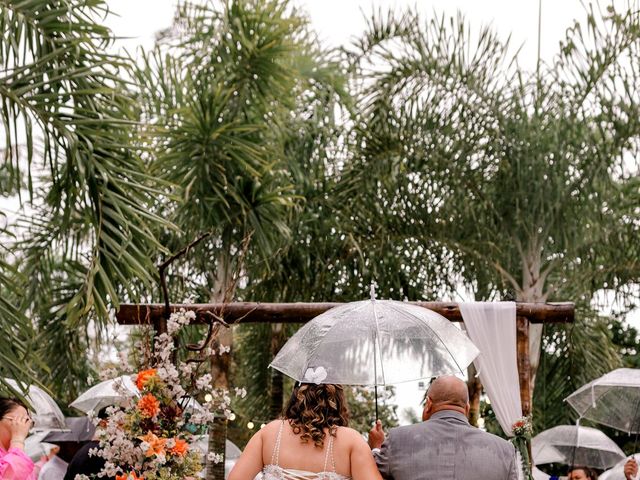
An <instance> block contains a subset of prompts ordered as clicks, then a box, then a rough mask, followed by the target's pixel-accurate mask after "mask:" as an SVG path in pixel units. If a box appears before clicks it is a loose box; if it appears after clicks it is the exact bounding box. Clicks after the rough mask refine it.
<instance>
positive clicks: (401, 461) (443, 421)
mask: <svg viewBox="0 0 640 480" xmlns="http://www.w3.org/2000/svg"><path fill="white" fill-rule="evenodd" d="M374 456H375V458H376V463H377V464H378V469H379V470H380V474H381V475H382V477H383V478H385V479H390V480H516V479H517V478H518V475H517V468H518V467H517V461H516V453H515V448H514V447H513V445H512V444H511V443H509V442H507V441H506V440H503V439H502V438H500V437H497V436H495V435H491V434H490V433H486V432H483V431H482V430H479V429H477V428H475V427H472V426H471V425H470V424H469V422H468V420H467V417H465V416H464V415H463V414H461V413H458V412H454V411H452V410H441V411H439V412H436V413H435V414H433V416H432V417H431V418H430V419H429V420H427V421H426V422H422V423H418V424H416V425H409V426H406V427H398V428H393V429H391V430H390V431H389V434H388V436H387V438H386V439H385V441H384V443H383V444H382V448H381V449H380V451H379V452H376V453H374Z"/></svg>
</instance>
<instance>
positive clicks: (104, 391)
mask: <svg viewBox="0 0 640 480" xmlns="http://www.w3.org/2000/svg"><path fill="white" fill-rule="evenodd" d="M139 394H140V390H138V387H137V386H136V384H135V382H134V381H133V379H132V378H131V376H130V375H121V376H119V377H116V378H112V379H109V380H105V381H104V382H100V383H98V384H97V385H94V386H93V387H91V388H90V389H89V390H87V391H86V392H84V393H83V394H82V395H80V396H79V397H78V398H76V399H75V400H74V401H73V402H71V404H69V406H70V407H73V408H76V409H78V410H80V411H81V412H84V413H89V412H98V411H100V410H101V409H103V408H105V407H109V406H111V405H120V404H122V403H123V402H125V401H126V400H127V399H129V398H132V397H136V396H138V395H139ZM186 408H187V409H193V410H201V409H202V405H200V404H199V403H198V402H197V401H196V400H195V399H193V398H190V399H189V401H188V402H187V406H186Z"/></svg>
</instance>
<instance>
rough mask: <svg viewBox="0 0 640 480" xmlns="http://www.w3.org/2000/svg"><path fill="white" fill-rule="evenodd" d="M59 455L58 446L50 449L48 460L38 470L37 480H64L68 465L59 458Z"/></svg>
mask: <svg viewBox="0 0 640 480" xmlns="http://www.w3.org/2000/svg"><path fill="white" fill-rule="evenodd" d="M59 453H60V447H59V446H56V447H55V448H52V449H51V453H50V456H49V460H48V461H47V462H46V463H45V464H44V465H43V466H42V468H41V469H40V474H39V475H38V480H61V479H62V478H64V475H65V473H67V467H68V466H69V464H68V463H67V462H65V461H64V460H63V459H62V458H60V456H59V455H58V454H59Z"/></svg>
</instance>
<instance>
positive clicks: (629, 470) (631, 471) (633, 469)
mask: <svg viewBox="0 0 640 480" xmlns="http://www.w3.org/2000/svg"><path fill="white" fill-rule="evenodd" d="M637 474H638V464H637V463H636V461H635V460H634V459H633V458H630V459H629V460H627V463H625V464H624V477H625V478H626V479H627V480H631V479H633V478H635V477H636V475H637Z"/></svg>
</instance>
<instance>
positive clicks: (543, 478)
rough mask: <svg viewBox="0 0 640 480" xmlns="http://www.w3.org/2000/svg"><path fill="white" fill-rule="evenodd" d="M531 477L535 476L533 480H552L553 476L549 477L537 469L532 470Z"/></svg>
mask: <svg viewBox="0 0 640 480" xmlns="http://www.w3.org/2000/svg"><path fill="white" fill-rule="evenodd" d="M531 475H532V476H533V480H549V479H550V478H551V475H547V474H546V473H544V472H543V471H542V470H539V469H537V468H536V467H533V468H532V469H531Z"/></svg>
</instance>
